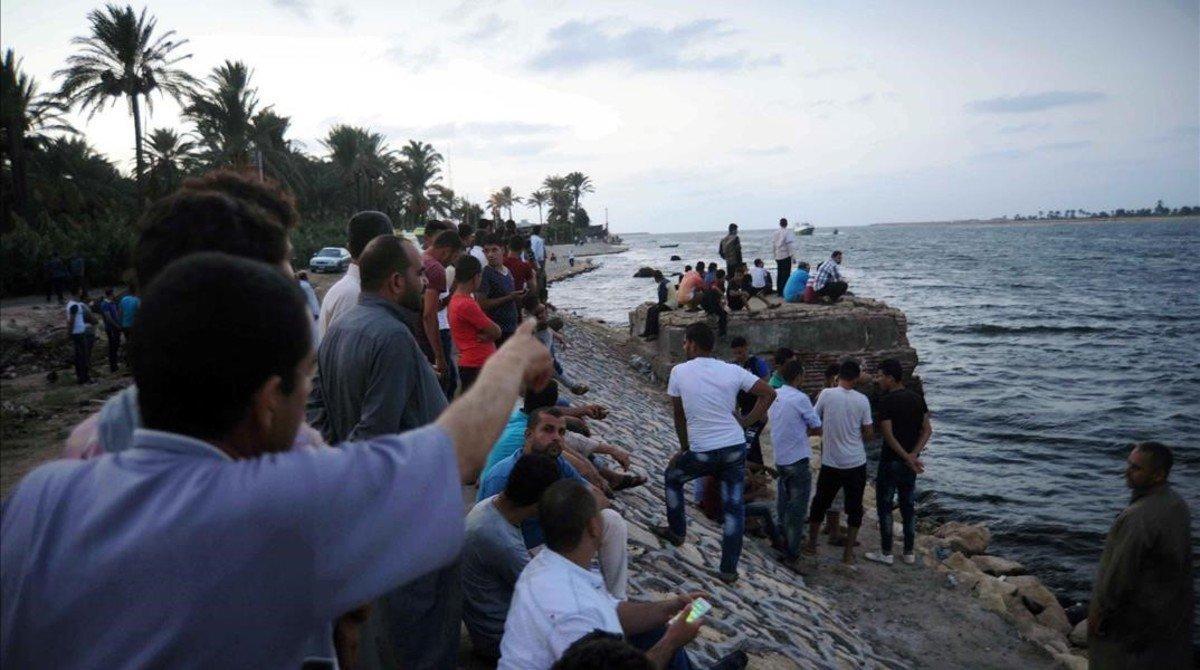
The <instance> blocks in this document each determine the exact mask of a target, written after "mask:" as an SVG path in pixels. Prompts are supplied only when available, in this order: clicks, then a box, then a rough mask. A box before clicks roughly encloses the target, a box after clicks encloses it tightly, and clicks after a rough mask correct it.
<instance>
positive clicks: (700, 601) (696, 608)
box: [686, 598, 712, 623]
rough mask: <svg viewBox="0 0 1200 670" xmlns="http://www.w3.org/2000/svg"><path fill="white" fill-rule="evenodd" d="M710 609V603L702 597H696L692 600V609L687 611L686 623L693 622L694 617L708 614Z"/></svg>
mask: <svg viewBox="0 0 1200 670" xmlns="http://www.w3.org/2000/svg"><path fill="white" fill-rule="evenodd" d="M711 609H712V603H710V602H708V601H707V600H705V599H704V598H696V599H695V600H693V601H692V611H691V612H688V615H687V619H686V621H687V622H688V623H695V621H696V619H699V618H700V617H702V616H704V615H705V614H708V611H709V610H711Z"/></svg>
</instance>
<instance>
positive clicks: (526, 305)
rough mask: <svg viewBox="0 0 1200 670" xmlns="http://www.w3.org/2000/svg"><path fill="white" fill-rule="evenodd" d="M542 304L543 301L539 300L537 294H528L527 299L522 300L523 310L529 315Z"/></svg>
mask: <svg viewBox="0 0 1200 670" xmlns="http://www.w3.org/2000/svg"><path fill="white" fill-rule="evenodd" d="M540 304H542V301H541V300H538V297H537V294H536V293H526V294H525V297H523V298H521V309H523V310H525V311H526V312H528V313H529V314H533V310H535V309H537V308H538V305H540Z"/></svg>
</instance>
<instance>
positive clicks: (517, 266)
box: [504, 235, 537, 295]
mask: <svg viewBox="0 0 1200 670" xmlns="http://www.w3.org/2000/svg"><path fill="white" fill-rule="evenodd" d="M524 250H525V241H524V240H523V239H521V237H520V236H516V235H514V236H513V237H512V238H510V239H509V240H508V253H506V254H505V255H504V266H505V267H507V268H508V271H509V272H510V273H511V274H512V278H513V289H514V290H517V291H520V290H521V289H523V288H525V287H526V286H528V287H529V292H530V293H532V294H534V295H537V274H535V273H534V271H533V263H530V262H529V261H526V260H522V259H521V252H522V251H524Z"/></svg>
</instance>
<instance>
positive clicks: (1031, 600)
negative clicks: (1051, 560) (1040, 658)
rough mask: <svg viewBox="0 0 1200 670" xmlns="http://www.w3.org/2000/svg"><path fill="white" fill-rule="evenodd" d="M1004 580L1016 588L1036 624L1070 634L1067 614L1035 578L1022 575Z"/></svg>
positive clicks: (1052, 595) (1056, 599)
mask: <svg viewBox="0 0 1200 670" xmlns="http://www.w3.org/2000/svg"><path fill="white" fill-rule="evenodd" d="M1006 580H1007V581H1008V582H1009V583H1011V584H1013V585H1014V586H1016V587H1017V593H1018V594H1019V595H1020V596H1021V600H1023V601H1024V602H1025V606H1026V607H1028V608H1029V611H1030V612H1033V614H1034V616H1035V617H1037V620H1038V623H1040V624H1042V625H1043V626H1046V627H1048V628H1052V629H1053V630H1055V631H1057V632H1059V633H1061V634H1063V635H1066V634H1067V633H1070V632H1071V622H1070V621H1069V620H1068V619H1067V612H1066V610H1064V609H1063V607H1062V605H1060V604H1058V598H1055V597H1054V594H1053V593H1051V591H1050V589H1048V588H1046V587H1045V585H1043V584H1042V583H1041V582H1040V581H1038V578H1037V577H1033V576H1029V575H1022V576H1017V577H1007V578H1006Z"/></svg>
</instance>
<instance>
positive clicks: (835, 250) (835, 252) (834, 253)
mask: <svg viewBox="0 0 1200 670" xmlns="http://www.w3.org/2000/svg"><path fill="white" fill-rule="evenodd" d="M841 255H842V250H841V249H834V250H833V253H832V254H829V257H830V258H833V257H834V256H841Z"/></svg>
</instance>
